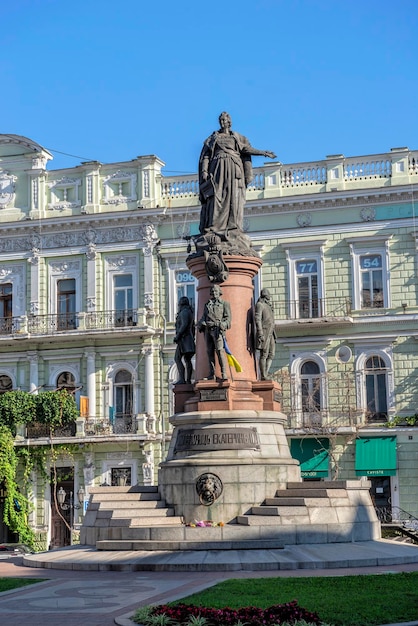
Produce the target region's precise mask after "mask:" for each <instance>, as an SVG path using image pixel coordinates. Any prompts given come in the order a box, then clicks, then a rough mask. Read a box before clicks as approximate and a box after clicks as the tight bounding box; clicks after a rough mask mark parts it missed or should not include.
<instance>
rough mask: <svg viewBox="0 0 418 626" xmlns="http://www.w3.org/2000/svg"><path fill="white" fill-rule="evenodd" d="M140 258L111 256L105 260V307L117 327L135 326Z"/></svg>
mask: <svg viewBox="0 0 418 626" xmlns="http://www.w3.org/2000/svg"><path fill="white" fill-rule="evenodd" d="M138 272H139V268H138V256H137V255H133V254H122V255H118V256H116V255H109V256H108V257H106V258H105V273H106V294H105V307H106V310H107V311H111V315H112V320H113V322H112V323H113V324H114V325H115V326H135V325H136V323H137V309H138Z"/></svg>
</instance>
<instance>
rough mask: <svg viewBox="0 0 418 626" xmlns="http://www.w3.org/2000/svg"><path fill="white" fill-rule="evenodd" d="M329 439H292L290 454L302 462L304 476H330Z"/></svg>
mask: <svg viewBox="0 0 418 626" xmlns="http://www.w3.org/2000/svg"><path fill="white" fill-rule="evenodd" d="M328 450H329V439H325V438H323V437H321V438H318V439H316V438H304V439H291V441H290V454H291V455H292V457H293V458H294V459H297V460H298V461H299V463H300V473H301V476H302V478H323V477H324V476H328V460H329V457H328Z"/></svg>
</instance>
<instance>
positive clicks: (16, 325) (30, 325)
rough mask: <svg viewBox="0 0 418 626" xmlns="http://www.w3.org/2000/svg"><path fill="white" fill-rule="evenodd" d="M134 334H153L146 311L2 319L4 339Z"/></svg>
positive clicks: (80, 313) (128, 310) (27, 316)
mask: <svg viewBox="0 0 418 626" xmlns="http://www.w3.org/2000/svg"><path fill="white" fill-rule="evenodd" d="M121 332H123V333H126V332H132V333H135V334H137V335H140V336H146V335H152V334H154V333H155V330H154V329H153V328H152V327H151V326H150V325H149V324H148V321H147V310H146V309H126V310H113V311H94V312H87V313H86V312H77V313H66V314H58V315H21V316H18V317H11V318H0V341H1V340H2V338H7V339H10V337H13V338H14V339H30V338H31V337H34V336H35V337H36V336H59V337H60V338H61V339H62V338H63V337H66V336H70V337H72V338H74V335H83V336H85V335H89V334H95V335H96V334H99V335H106V336H109V335H110V336H112V335H115V334H118V333H121Z"/></svg>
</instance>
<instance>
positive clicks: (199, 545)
mask: <svg viewBox="0 0 418 626" xmlns="http://www.w3.org/2000/svg"><path fill="white" fill-rule="evenodd" d="M283 548H284V545H283V543H282V542H281V541H279V540H277V539H248V540H245V539H243V540H221V541H213V540H212V541H210V540H209V541H197V540H194V541H193V540H180V541H168V540H165V541H164V540H100V541H97V542H96V549H97V550H109V551H112V550H113V551H116V550H129V551H135V550H143V551H152V552H153V551H155V550H170V551H177V550H278V549H283Z"/></svg>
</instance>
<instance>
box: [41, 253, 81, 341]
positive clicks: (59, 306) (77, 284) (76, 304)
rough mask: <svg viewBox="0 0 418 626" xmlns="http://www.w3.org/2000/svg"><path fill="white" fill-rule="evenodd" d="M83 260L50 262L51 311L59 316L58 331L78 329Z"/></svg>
mask: <svg viewBox="0 0 418 626" xmlns="http://www.w3.org/2000/svg"><path fill="white" fill-rule="evenodd" d="M81 266H82V263H81V260H79V259H74V260H62V261H55V260H54V261H50V262H49V281H50V282H49V285H50V298H49V307H48V309H49V311H50V312H51V313H52V314H53V315H56V316H57V328H58V330H67V329H72V328H76V325H77V316H76V314H77V312H78V311H81Z"/></svg>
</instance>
